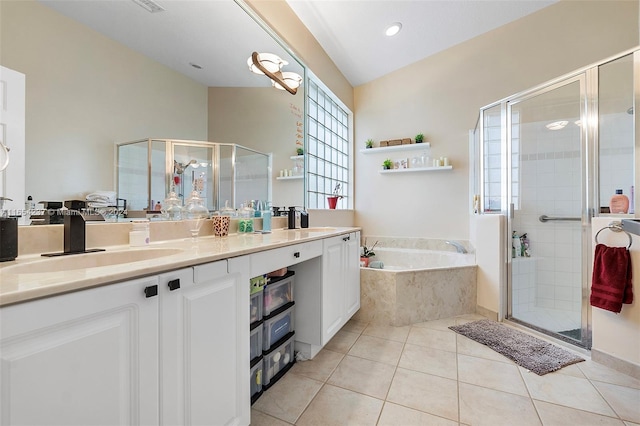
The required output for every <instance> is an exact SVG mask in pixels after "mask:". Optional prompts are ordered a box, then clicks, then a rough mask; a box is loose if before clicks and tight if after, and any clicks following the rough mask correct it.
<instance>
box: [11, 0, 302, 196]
mask: <svg viewBox="0 0 640 426" xmlns="http://www.w3.org/2000/svg"><path fill="white" fill-rule="evenodd" d="M163 6H164V7H165V9H166V11H164V12H160V13H155V14H151V13H148V12H146V11H145V10H144V9H142V8H141V7H139V6H138V5H136V4H135V3H134V2H129V1H109V0H94V1H83V2H76V1H65V0H43V1H35V0H25V1H1V2H0V31H1V33H0V43H1V45H0V65H2V66H5V67H8V68H10V69H13V70H16V71H18V72H20V73H23V74H24V75H25V76H26V87H27V90H26V105H27V107H26V112H25V118H26V123H27V124H26V138H25V139H26V195H32V196H33V199H34V201H36V202H37V201H40V200H65V199H72V198H81V197H83V196H85V195H86V194H88V193H91V192H95V191H99V190H112V191H116V190H117V188H116V187H115V181H116V179H115V173H114V169H115V168H114V164H115V154H114V152H115V148H114V147H115V145H116V144H117V143H122V142H126V141H134V140H140V139H147V138H150V137H159V138H175V139H186V140H199V141H215V142H221V143H238V144H241V145H244V146H247V147H249V148H253V149H255V150H257V151H260V152H268V153H273V167H274V170H276V171H277V170H279V169H282V168H285V167H288V168H290V167H291V166H290V163H291V160H290V159H289V157H290V156H291V155H293V154H295V149H296V140H297V139H296V137H297V134H298V130H299V128H298V126H297V124H298V122H302V121H303V120H300V118H299V116H301V115H302V111H303V110H304V96H305V94H304V92H305V90H304V86H302V87H300V89H299V90H298V93H297V94H296V95H295V96H292V95H290V94H289V93H287V92H284V91H281V90H276V89H274V88H272V87H271V83H270V81H269V79H268V78H265V77H264V76H258V75H255V74H253V73H251V72H250V71H249V69H248V67H247V58H248V57H249V56H250V55H251V53H252V52H254V51H257V52H271V53H274V54H277V55H278V56H280V57H281V58H283V59H284V60H286V61H287V62H289V65H287V67H286V71H291V72H295V73H297V74H300V75H305V72H304V68H303V67H302V66H301V65H300V63H299V61H297V60H296V58H294V57H292V56H291V55H290V54H289V53H288V51H287V50H286V49H285V48H283V47H282V46H281V45H280V44H278V43H277V42H276V41H275V40H274V39H273V37H271V36H270V35H269V34H268V33H267V32H266V31H265V30H264V29H263V28H262V27H261V26H260V25H258V24H257V23H256V21H255V20H254V19H253V18H252V17H251V16H249V15H248V14H247V13H246V12H245V10H243V8H242V7H240V6H239V5H238V4H237V3H236V2H234V1H233V0H218V1H206V2H205V1H195V0H194V1H191V0H183V1H172V2H165V3H164V4H163ZM190 63H191V64H195V65H198V66H199V67H200V69H197V68H196V67H194V66H192V65H191V64H190ZM160 156H162V155H160ZM152 157H153V158H155V154H154V155H152ZM154 161H155V160H154ZM153 179H155V177H152V180H153ZM277 183H278V185H275V181H274V188H273V201H274V204H276V205H301V204H302V203H303V198H304V197H303V194H304V192H303V191H304V188H303V184H302V181H299V182H296V183H291V182H282V183H281V182H277ZM153 186H154V188H155V185H153ZM145 197H146V193H145ZM164 197H166V194H162V193H156V192H155V191H154V192H153V195H152V198H153V200H154V201H156V200H163V199H164ZM133 198H135V197H133ZM154 207H155V206H154Z"/></svg>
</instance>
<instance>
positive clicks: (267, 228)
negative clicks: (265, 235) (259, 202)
mask: <svg viewBox="0 0 640 426" xmlns="http://www.w3.org/2000/svg"><path fill="white" fill-rule="evenodd" d="M263 208H264V210H262V211H261V212H260V213H261V215H262V232H271V208H270V207H269V203H267V202H266V201H265V203H264V205H263Z"/></svg>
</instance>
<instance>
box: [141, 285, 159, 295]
mask: <svg viewBox="0 0 640 426" xmlns="http://www.w3.org/2000/svg"><path fill="white" fill-rule="evenodd" d="M144 295H145V297H147V298H149V297H153V296H157V295H158V286H157V285H152V286H149V287H145V288H144Z"/></svg>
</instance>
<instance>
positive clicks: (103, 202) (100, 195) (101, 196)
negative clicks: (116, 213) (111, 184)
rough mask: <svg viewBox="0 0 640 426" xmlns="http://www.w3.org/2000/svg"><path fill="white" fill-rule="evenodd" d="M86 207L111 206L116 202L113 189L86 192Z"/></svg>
mask: <svg viewBox="0 0 640 426" xmlns="http://www.w3.org/2000/svg"><path fill="white" fill-rule="evenodd" d="M86 200H87V207H93V208H97V207H113V206H115V205H116V204H117V200H116V193H115V191H96V192H92V193H91V194H87V197H86Z"/></svg>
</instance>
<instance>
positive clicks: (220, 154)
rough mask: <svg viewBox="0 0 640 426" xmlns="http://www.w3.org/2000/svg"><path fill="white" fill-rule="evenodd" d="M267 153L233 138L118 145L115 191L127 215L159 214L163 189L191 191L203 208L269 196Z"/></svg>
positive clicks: (179, 193)
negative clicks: (226, 141)
mask: <svg viewBox="0 0 640 426" xmlns="http://www.w3.org/2000/svg"><path fill="white" fill-rule="evenodd" d="M270 164H271V158H270V155H268V154H264V153H262V152H258V151H255V150H253V149H249V148H245V147H242V146H240V145H235V144H219V143H214V142H206V141H184V140H179V141H173V140H161V139H148V140H141V141H134V142H128V143H123V144H120V145H118V164H117V170H118V174H117V180H118V197H119V199H122V200H124V202H125V203H126V205H127V211H128V214H129V215H130V216H135V217H138V216H140V215H142V216H144V215H145V213H150V214H151V215H153V216H154V217H155V216H158V217H160V213H161V212H162V211H163V203H164V198H165V194H169V193H170V192H175V194H176V197H177V198H178V200H179V202H180V204H181V205H184V204H186V201H187V199H188V198H189V197H190V195H191V194H192V192H193V191H195V192H197V195H198V197H199V198H200V199H201V200H202V202H203V204H204V206H205V207H206V208H207V209H208V210H209V211H215V210H220V209H221V208H223V207H226V206H227V205H228V206H229V207H232V208H235V209H239V208H240V207H241V205H242V204H245V205H247V204H248V203H249V202H252V203H255V202H257V201H262V202H268V201H270V200H271V197H270V195H271V179H270V169H271V168H270Z"/></svg>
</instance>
